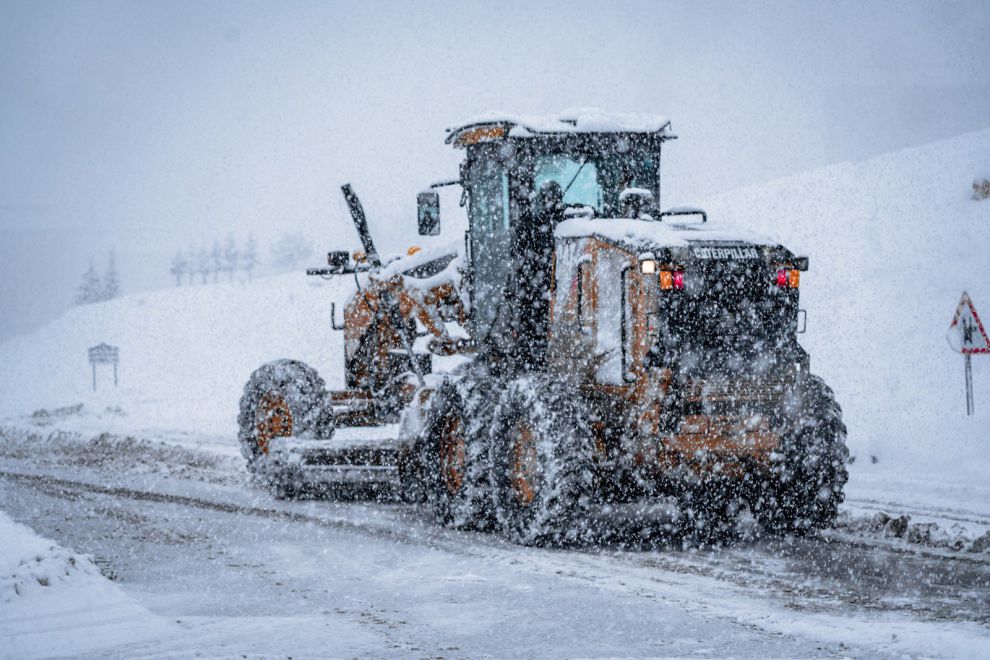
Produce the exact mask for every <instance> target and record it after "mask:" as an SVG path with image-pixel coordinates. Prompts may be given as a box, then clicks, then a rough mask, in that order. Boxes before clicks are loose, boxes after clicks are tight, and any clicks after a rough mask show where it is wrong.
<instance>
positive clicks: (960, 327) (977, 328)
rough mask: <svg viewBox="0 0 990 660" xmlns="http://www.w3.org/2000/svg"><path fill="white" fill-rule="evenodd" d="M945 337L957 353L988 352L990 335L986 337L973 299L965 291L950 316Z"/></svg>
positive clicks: (989, 350) (989, 349) (989, 351)
mask: <svg viewBox="0 0 990 660" xmlns="http://www.w3.org/2000/svg"><path fill="white" fill-rule="evenodd" d="M946 338H947V339H948V340H949V346H951V347H952V350H954V351H955V352H957V353H962V354H963V355H973V354H974V353H990V337H987V331H986V329H985V328H984V327H983V322H982V321H980V315H979V314H977V313H976V308H975V307H973V301H972V300H970V298H969V294H968V293H966V292H965V291H964V292H963V294H962V300H960V301H959V305H958V306H957V307H956V314H955V316H953V317H952V325H950V326H949V332H948V334H947V335H946Z"/></svg>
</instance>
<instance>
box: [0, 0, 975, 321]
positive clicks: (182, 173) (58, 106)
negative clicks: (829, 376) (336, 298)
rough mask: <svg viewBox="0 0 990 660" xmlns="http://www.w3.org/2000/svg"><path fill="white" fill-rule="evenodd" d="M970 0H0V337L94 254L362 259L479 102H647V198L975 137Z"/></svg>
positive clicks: (395, 222) (448, 170) (402, 226)
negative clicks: (653, 163) (357, 222)
mask: <svg viewBox="0 0 990 660" xmlns="http://www.w3.org/2000/svg"><path fill="white" fill-rule="evenodd" d="M988 35H990V2H986V1H975V2H959V3H956V2H943V1H933V2H862V1H857V2H838V3H837V2H794V1H787V2H773V3H771V2H752V3H739V2H710V3H705V2H685V3H663V2H603V1H601V0H598V1H596V2H588V3H583V2H580V1H578V0H569V1H567V2H560V3H535V2H484V3H468V2H456V3H455V2H450V3H439V2H437V3H431V2H417V3H413V2H394V3H385V2H361V3H358V2H353V1H352V2H346V3H330V2H318V3H286V2H261V3H248V2H179V1H175V0H170V1H168V2H164V1H162V2H150V1H144V2H123V3H120V2H106V1H101V2H79V1H76V2H6V1H2V0H0V339H2V338H4V337H7V336H10V335H11V334H15V333H21V332H26V331H29V330H31V329H32V328H34V327H36V326H37V325H39V324H40V323H42V322H44V321H46V320H48V319H50V318H52V317H53V316H55V315H57V314H58V313H60V312H61V311H62V310H64V309H65V308H66V307H67V306H68V305H70V304H71V300H72V296H73V293H74V289H75V286H76V284H77V282H78V279H79V276H80V274H81V273H82V271H83V270H85V268H86V265H87V263H88V261H89V260H91V259H92V260H95V261H96V263H97V266H99V267H102V266H103V263H104V262H105V260H106V255H107V252H108V251H109V250H110V249H116V251H117V255H118V262H119V265H120V270H121V276H122V278H123V283H124V287H125V290H128V291H134V290H140V289H145V288H153V287H156V286H168V285H169V282H170V276H169V274H168V266H169V260H170V258H171V256H172V254H173V253H174V252H175V251H176V250H177V249H179V248H186V247H189V246H191V247H197V248H198V247H199V246H201V245H207V246H208V245H210V244H212V242H213V241H214V240H218V239H220V240H222V239H223V238H224V237H226V236H227V235H228V234H229V233H233V234H234V235H235V236H236V237H237V238H238V239H239V240H243V238H246V237H247V235H248V234H249V233H253V234H254V235H255V236H256V237H257V238H258V239H259V240H260V241H261V242H262V243H263V244H264V243H266V242H268V241H270V240H271V239H272V238H274V237H276V236H278V235H280V234H281V233H283V232H286V231H302V232H304V233H306V234H307V235H308V236H310V237H312V238H313V240H314V242H318V245H316V248H317V249H318V251H320V252H322V251H325V250H326V249H329V248H332V247H335V245H336V246H341V247H350V246H353V245H356V238H355V237H354V236H353V235H352V231H351V230H350V229H349V224H346V216H345V210H344V206H343V204H342V203H341V201H340V199H339V197H340V194H339V186H340V184H341V183H343V182H345V181H350V182H352V183H353V184H354V186H355V188H356V189H357V191H358V192H359V193H360V194H361V196H362V198H363V200H364V202H365V206H366V208H367V209H368V211H369V216H370V218H371V225H372V230H373V231H375V232H376V234H377V235H378V236H379V238H380V240H381V241H382V242H383V243H385V247H386V248H392V249H398V248H400V247H401V246H402V245H403V244H404V243H406V242H408V241H409V240H412V236H414V234H415V215H414V211H415V193H416V192H417V191H418V190H420V189H421V188H423V187H424V186H425V185H426V184H428V183H430V182H432V181H435V180H438V179H442V178H449V177H451V176H454V175H456V172H457V170H456V167H457V162H458V158H459V155H460V154H459V153H457V152H454V151H452V150H451V149H450V148H449V147H447V146H445V145H444V144H443V138H444V130H443V129H444V128H446V127H448V126H451V125H453V124H456V123H457V122H458V121H459V120H461V119H464V118H466V117H471V116H473V115H476V114H478V113H481V112H484V111H487V110H491V109H504V110H507V111H515V112H526V113H539V112H552V111H557V110H561V109H565V108H568V107H574V106H581V105H585V106H599V107H603V108H606V109H610V110H617V111H645V112H653V113H660V114H665V115H668V116H669V117H670V118H671V119H672V121H673V126H674V129H675V132H676V133H677V134H678V135H679V136H680V138H681V139H680V140H678V141H677V142H675V143H673V144H672V145H671V147H670V148H669V149H668V150H667V151H666V152H665V159H666V160H665V181H664V194H665V196H666V199H665V200H664V205H672V204H681V203H690V202H692V201H694V200H698V199H703V198H704V197H706V196H708V195H711V194H714V193H717V192H720V191H723V190H726V189H729V188H734V187H738V186H742V185H747V184H752V183H757V182H760V181H765V180H769V179H772V178H777V177H780V176H784V175H787V174H790V173H794V172H798V171H802V170H806V169H810V168H813V167H817V166H820V165H824V164H827V163H831V162H836V161H841V160H858V159H862V158H866V157H869V156H870V155H873V154H877V153H881V152H885V151H890V150H894V149H899V148H903V147H907V146H911V145H916V144H921V143H924V142H929V141H932V140H936V139H939V138H944V137H949V136H952V135H957V134H960V133H964V132H967V131H972V130H976V129H980V128H985V127H987V126H990V65H988V62H990V36H988Z"/></svg>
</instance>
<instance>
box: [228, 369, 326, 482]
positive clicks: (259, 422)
mask: <svg viewBox="0 0 990 660" xmlns="http://www.w3.org/2000/svg"><path fill="white" fill-rule="evenodd" d="M237 424H238V429H239V430H238V439H239V440H240V444H241V454H242V455H243V456H244V458H245V459H246V460H247V467H248V470H249V471H251V472H252V473H253V474H254V475H256V476H257V477H258V478H260V479H261V481H262V483H264V484H265V485H266V486H267V487H269V488H270V489H271V491H272V493H273V494H274V495H275V496H276V497H292V496H293V495H295V494H296V493H297V492H298V491H299V490H300V489H301V488H302V487H303V485H304V484H302V483H301V479H300V473H299V470H298V468H297V467H296V466H295V465H294V464H293V463H292V461H291V460H289V457H288V456H287V455H286V454H285V453H284V452H283V451H281V449H282V448H283V447H282V443H283V442H284V441H281V440H280V438H286V437H296V438H317V439H328V438H330V437H332V436H333V430H334V423H333V411H332V409H331V407H330V405H329V397H328V395H327V391H326V385H325V384H324V382H323V379H322V378H320V376H319V374H317V373H316V370H315V369H313V368H312V367H309V366H307V365H306V364H303V363H302V362H298V361H296V360H275V361H274V362H269V363H267V364H265V365H263V366H261V367H259V368H258V369H256V370H255V371H254V373H252V374H251V377H250V378H249V379H248V382H247V384H246V385H245V386H244V394H243V396H241V404H240V414H239V415H238V416H237Z"/></svg>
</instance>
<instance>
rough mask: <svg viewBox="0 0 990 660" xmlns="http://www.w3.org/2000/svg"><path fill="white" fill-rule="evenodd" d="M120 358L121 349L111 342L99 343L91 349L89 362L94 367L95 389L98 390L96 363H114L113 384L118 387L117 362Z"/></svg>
mask: <svg viewBox="0 0 990 660" xmlns="http://www.w3.org/2000/svg"><path fill="white" fill-rule="evenodd" d="M119 358H120V349H118V348H117V347H116V346H111V345H110V344H99V345H98V346H94V347H92V348H91V349H89V364H90V365H91V366H92V367H93V391H94V392H95V391H96V365H97V364H112V365H113V386H114V387H117V362H118V361H119Z"/></svg>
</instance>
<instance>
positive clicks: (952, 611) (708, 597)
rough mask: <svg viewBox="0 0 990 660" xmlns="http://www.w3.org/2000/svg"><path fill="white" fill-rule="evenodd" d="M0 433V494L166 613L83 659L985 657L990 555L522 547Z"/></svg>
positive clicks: (379, 507)
mask: <svg viewBox="0 0 990 660" xmlns="http://www.w3.org/2000/svg"><path fill="white" fill-rule="evenodd" d="M0 446H3V447H5V448H6V449H7V451H0V502H2V508H3V509H4V510H5V511H6V512H7V513H8V514H9V515H10V516H11V517H12V518H13V519H14V520H16V521H18V522H20V523H23V524H26V525H28V526H29V527H31V528H33V529H34V530H35V531H36V532H37V533H39V534H41V535H43V536H45V537H48V538H50V539H53V540H55V541H56V542H57V543H59V544H60V545H62V546H64V547H68V548H72V549H74V550H75V551H78V552H82V553H89V554H92V555H93V556H94V557H95V560H96V563H97V565H99V566H101V567H102V569H103V571H104V573H105V574H106V575H108V576H111V577H113V578H114V579H115V580H116V583H117V585H118V586H120V587H121V588H122V589H123V590H124V592H125V593H126V594H127V595H128V596H130V597H133V598H134V599H136V600H137V602H139V603H140V604H141V605H143V606H144V607H146V608H147V609H148V610H150V612H151V613H152V614H153V615H155V616H156V617H158V618H160V620H162V621H165V622H167V623H168V627H167V628H165V630H166V632H164V633H163V632H156V634H155V635H153V636H152V638H150V639H147V640H144V641H139V642H134V641H128V642H127V643H124V644H121V645H110V646H109V647H107V648H105V649H102V650H101V651H100V652H98V653H93V655H97V656H104V655H119V656H142V655H149V654H150V655H164V656H187V655H191V654H193V653H195V652H201V653H204V654H206V655H224V656H226V655H239V654H249V655H250V654H260V655H265V656H293V657H299V656H305V655H330V656H354V655H367V656H407V657H450V658H456V657H485V656H497V657H506V656H511V657H525V656H529V657H573V656H671V655H673V656H703V657H724V656H726V655H731V656H740V657H811V656H814V657H821V656H826V657H829V656H837V657H846V656H871V657H876V656H881V657H882V656H888V655H889V656H900V655H902V654H908V655H912V656H915V655H922V656H946V657H986V656H987V655H988V654H990V555H987V554H982V553H955V554H953V553H947V552H939V551H937V550H928V549H917V550H912V549H906V548H904V547H893V546H885V545H879V546H878V545H874V544H873V543H872V542H871V541H870V540H869V539H863V538H858V537H855V536H850V535H848V534H843V533H834V534H831V535H830V536H829V537H828V538H815V539H804V540H796V539H789V540H785V541H782V542H779V543H776V544H767V543H756V542H752V541H745V540H742V541H740V542H739V543H738V544H737V545H736V546H734V547H732V548H724V549H721V550H715V551H698V550H688V551H685V550H681V549H678V548H672V547H663V546H653V547H649V548H638V549H629V548H625V549H623V548H621V547H620V546H619V545H618V544H613V545H606V546H604V547H584V548H571V549H557V550H552V549H533V548H523V547H518V546H513V545H509V544H506V543H504V542H502V541H501V540H499V539H498V538H497V537H494V536H490V535H485V534H473V533H464V532H455V531H450V530H445V529H440V528H437V527H435V526H434V525H433V524H432V523H431V522H430V519H429V516H428V514H427V512H426V511H425V510H424V509H422V508H418V507H411V506H408V505H401V504H380V503H371V502H361V501H350V502H346V501H343V502H342V501H297V502H277V501H273V500H272V499H271V498H269V497H268V496H267V495H266V494H265V493H263V492H261V491H259V490H257V489H256V488H254V487H253V486H251V485H250V484H248V483H245V478H244V476H243V472H242V471H240V469H239V465H238V463H239V461H238V460H237V459H235V458H232V457H217V456H216V455H214V454H207V453H197V452H196V451H195V450H192V449H187V448H175V447H171V448H161V451H166V452H171V453H172V454H173V460H172V461H171V463H172V470H171V473H170V474H162V473H161V472H160V471H147V472H144V471H142V470H141V469H139V467H138V466H139V465H140V464H141V462H142V461H141V460H140V459H135V458H133V457H130V458H128V457H127V456H119V457H118V460H116V461H112V460H104V459H106V458H107V453H106V448H101V447H100V446H98V445H97V444H94V443H92V442H89V443H86V442H84V443H82V445H81V446H80V447H79V449H80V451H79V452H78V453H77V454H71V453H67V452H65V451H60V452H58V454H57V456H55V455H53V454H48V455H46V456H45V457H40V456H34V457H32V456H25V455H24V454H23V453H22V452H19V451H10V450H9V448H11V447H17V446H18V444H17V443H10V444H7V445H3V444H0ZM149 447H152V448H153V447H155V445H147V446H146V447H145V448H144V449H148V448H149ZM156 460H157V458H156ZM148 464H151V461H149V463H148ZM2 607H7V608H12V607H16V602H14V603H13V604H11V603H6V604H4V605H3V606H2ZM11 613H12V611H10V610H8V612H6V613H4V612H0V630H3V627H2V622H3V620H4V617H5V616H9V615H10V614H11ZM156 630H157V628H156ZM52 634H58V632H57V631H56V632H54V633H52ZM0 647H2V644H0ZM0 655H3V653H2V651H0Z"/></svg>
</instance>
